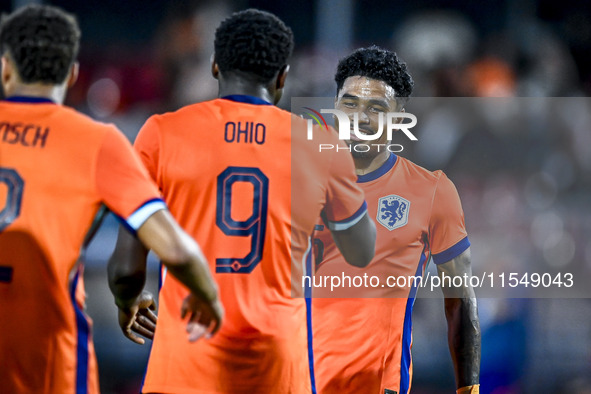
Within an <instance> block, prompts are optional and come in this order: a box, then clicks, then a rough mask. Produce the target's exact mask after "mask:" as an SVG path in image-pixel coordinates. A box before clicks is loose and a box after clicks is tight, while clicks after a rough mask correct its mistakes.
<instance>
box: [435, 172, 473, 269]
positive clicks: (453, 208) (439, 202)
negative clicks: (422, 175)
mask: <svg viewBox="0 0 591 394" xmlns="http://www.w3.org/2000/svg"><path fill="white" fill-rule="evenodd" d="M440 174H441V176H440V177H439V180H438V181H437V187H436V189H435V194H434V196H433V204H432V209H431V219H430V222H429V243H430V245H431V252H432V256H433V261H434V262H435V264H442V263H446V262H448V261H450V260H452V259H454V258H456V257H457V256H459V255H460V254H462V252H464V251H465V250H466V249H468V247H469V246H470V241H468V235H467V233H466V225H465V224H464V211H463V210H462V204H461V202H460V196H459V195H458V191H457V190H456V187H455V186H454V184H453V183H452V181H450V180H449V178H448V177H447V176H446V175H445V174H444V173H443V172H440Z"/></svg>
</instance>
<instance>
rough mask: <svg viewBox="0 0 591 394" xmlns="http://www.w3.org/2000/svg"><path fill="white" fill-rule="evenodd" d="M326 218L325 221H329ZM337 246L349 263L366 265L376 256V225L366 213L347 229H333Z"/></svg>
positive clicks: (332, 232) (333, 236)
mask: <svg viewBox="0 0 591 394" xmlns="http://www.w3.org/2000/svg"><path fill="white" fill-rule="evenodd" d="M323 219H324V222H325V223H328V221H327V220H326V219H325V218H323ZM331 234H332V238H333V239H334V242H335V244H336V246H337V247H338V248H339V250H340V252H341V253H342V255H343V257H344V258H345V261H347V263H349V264H351V265H354V266H355V267H361V268H363V267H366V266H367V265H368V264H369V263H370V262H371V260H372V259H373V257H374V254H375V249H376V225H375V224H374V222H373V221H372V220H371V219H370V218H369V215H368V214H367V212H366V213H364V214H363V217H362V218H361V219H360V220H359V221H358V222H357V223H355V224H354V225H353V226H351V227H349V228H348V229H346V230H341V231H336V230H332V231H331Z"/></svg>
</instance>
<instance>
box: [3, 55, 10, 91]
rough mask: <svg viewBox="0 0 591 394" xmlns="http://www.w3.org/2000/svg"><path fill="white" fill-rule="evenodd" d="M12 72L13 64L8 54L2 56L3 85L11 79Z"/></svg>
mask: <svg viewBox="0 0 591 394" xmlns="http://www.w3.org/2000/svg"><path fill="white" fill-rule="evenodd" d="M11 74H12V64H10V62H9V61H8V58H7V57H6V56H2V85H5V84H6V83H7V82H8V81H10V76H11Z"/></svg>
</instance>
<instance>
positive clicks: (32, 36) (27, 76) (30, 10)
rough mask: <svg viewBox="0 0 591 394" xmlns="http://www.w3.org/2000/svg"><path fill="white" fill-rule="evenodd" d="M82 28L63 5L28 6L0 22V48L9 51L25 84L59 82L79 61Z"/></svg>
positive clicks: (4, 51)
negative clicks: (59, 6)
mask: <svg viewBox="0 0 591 394" xmlns="http://www.w3.org/2000/svg"><path fill="white" fill-rule="evenodd" d="M79 45H80V28H79V27H78V22H77V20H76V17H74V16H73V15H72V14H69V13H67V12H65V11H63V10H62V9H60V8H57V7H52V6H47V5H28V6H25V7H22V8H19V9H18V10H16V11H15V12H13V13H12V14H10V15H3V16H2V21H0V49H1V50H2V54H6V53H7V52H8V54H9V56H10V57H11V59H12V60H13V61H14V62H15V64H16V67H17V69H18V74H19V76H20V78H21V80H22V81H23V82H25V83H35V82H41V83H47V84H60V83H62V82H64V81H65V79H66V77H67V76H68V72H69V71H70V67H71V66H72V64H73V62H74V61H75V60H76V56H77V55H78V48H79Z"/></svg>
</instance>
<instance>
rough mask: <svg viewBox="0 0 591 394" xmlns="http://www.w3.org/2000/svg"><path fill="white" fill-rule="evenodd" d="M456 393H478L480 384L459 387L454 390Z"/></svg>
mask: <svg viewBox="0 0 591 394" xmlns="http://www.w3.org/2000/svg"><path fill="white" fill-rule="evenodd" d="M456 393H457V394H479V393H480V385H479V384H474V385H472V386H465V387H460V388H459V389H457V390H456Z"/></svg>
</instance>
